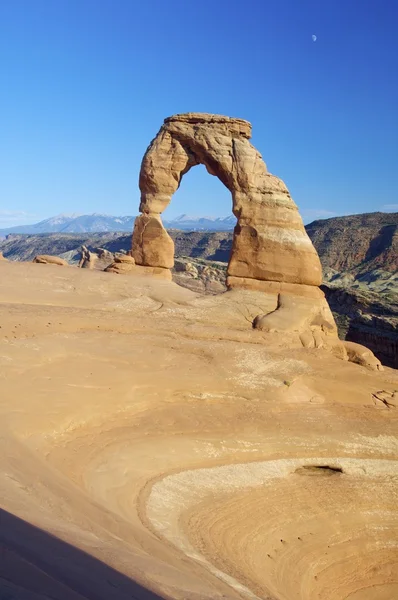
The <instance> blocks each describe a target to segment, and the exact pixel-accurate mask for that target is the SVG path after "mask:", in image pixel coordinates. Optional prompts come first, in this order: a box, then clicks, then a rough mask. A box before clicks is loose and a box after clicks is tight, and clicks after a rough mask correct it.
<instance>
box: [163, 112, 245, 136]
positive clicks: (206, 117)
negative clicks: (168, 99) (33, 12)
mask: <svg viewBox="0 0 398 600" xmlns="http://www.w3.org/2000/svg"><path fill="white" fill-rule="evenodd" d="M172 123H189V124H190V125H208V126H212V127H214V128H217V127H219V128H223V129H226V130H228V131H229V132H230V133H231V134H232V135H233V134H236V135H241V136H243V137H245V138H247V139H250V138H251V136H252V125H251V123H250V122H249V121H245V120H244V119H238V118H236V117H226V116H224V115H212V114H210V113H181V114H177V115H173V116H171V117H166V119H165V120H164V125H166V126H167V125H169V124H172Z"/></svg>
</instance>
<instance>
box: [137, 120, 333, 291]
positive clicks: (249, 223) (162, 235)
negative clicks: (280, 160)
mask: <svg viewBox="0 0 398 600" xmlns="http://www.w3.org/2000/svg"><path fill="white" fill-rule="evenodd" d="M250 137H251V124H250V123H249V122H248V121H244V120H242V119H234V118H229V117H224V116H220V115H210V114H205V113H186V114H182V115H175V116H173V117H169V118H167V119H165V121H164V124H163V126H162V127H161V129H160V131H159V133H158V134H157V136H156V137H155V139H154V140H153V141H152V142H151V144H150V146H149V148H148V149H147V151H146V153H145V156H144V158H143V161H142V165H141V171H140V180H139V185H140V190H141V202H140V212H141V213H142V214H141V215H140V216H139V217H137V219H136V221H135V226H134V232H133V247H132V252H133V256H134V258H135V261H136V263H137V264H139V265H145V266H151V267H161V268H165V269H170V268H171V267H172V266H173V264H174V244H173V241H172V239H171V238H170V236H169V235H168V233H167V231H166V230H165V229H164V227H163V224H162V220H161V217H160V215H161V213H162V212H163V211H164V210H165V208H166V207H167V206H168V204H169V202H170V200H171V197H172V195H173V194H174V192H175V191H176V190H177V189H178V187H179V185H180V182H181V179H182V177H183V176H184V174H185V173H187V172H188V171H189V169H191V168H192V167H193V166H195V165H198V164H203V165H205V167H206V169H207V171H208V172H209V173H210V174H211V175H215V176H216V177H218V178H219V179H220V180H221V181H222V183H223V184H224V185H225V186H226V187H227V188H228V189H229V190H230V192H231V195H232V210H233V213H234V215H235V216H236V217H237V219H238V222H237V225H236V227H235V230H234V239H233V245H232V252H231V257H230V261H229V265H228V280H227V283H228V285H229V286H230V287H249V288H254V289H269V288H270V287H271V288H272V289H273V290H274V291H277V289H276V288H277V287H278V286H277V285H276V286H275V283H276V282H277V283H279V284H281V285H280V286H279V288H281V286H285V287H286V286H289V285H290V286H291V285H292V284H293V285H295V284H301V285H302V284H304V285H306V286H318V285H320V283H321V281H322V269H321V264H320V261H319V257H318V255H317V253H316V250H315V248H314V247H313V245H312V243H311V240H310V239H309V237H308V235H307V233H306V231H305V229H304V225H303V222H302V219H301V217H300V214H299V212H298V209H297V206H296V205H295V203H294V202H293V200H292V198H291V197H290V194H289V191H288V189H287V188H286V186H285V184H284V183H283V181H281V180H280V179H278V178H277V177H275V176H274V175H271V174H270V173H269V172H268V171H267V167H266V165H265V163H264V161H263V159H262V157H261V154H260V153H259V152H258V151H257V150H256V149H255V148H254V147H253V146H252V145H251V144H250V142H249V139H250ZM314 292H315V290H314Z"/></svg>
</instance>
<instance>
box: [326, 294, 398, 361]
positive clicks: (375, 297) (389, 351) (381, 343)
mask: <svg viewBox="0 0 398 600" xmlns="http://www.w3.org/2000/svg"><path fill="white" fill-rule="evenodd" d="M321 288H322V290H323V291H324V292H325V295H326V299H327V301H328V303H329V306H330V308H331V309H332V312H333V314H334V316H335V319H336V323H337V326H338V328H339V334H340V336H341V337H343V338H345V339H346V340H349V341H351V342H357V343H358V344H363V345H364V346H366V347H367V348H369V349H370V350H372V352H373V353H374V354H375V355H376V356H377V358H379V359H380V360H381V362H382V363H383V364H384V365H387V366H390V367H394V368H395V369H398V304H397V300H396V297H395V300H394V301H393V300H392V299H389V298H388V296H387V298H386V297H385V296H383V294H380V293H375V292H371V291H368V290H367V291H365V292H364V291H362V290H356V289H353V288H348V289H342V288H339V287H333V286H332V285H323V286H321Z"/></svg>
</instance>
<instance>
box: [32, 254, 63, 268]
mask: <svg viewBox="0 0 398 600" xmlns="http://www.w3.org/2000/svg"><path fill="white" fill-rule="evenodd" d="M33 262H34V263H39V264H43V265H58V266H60V267H67V266H68V263H67V261H66V260H64V259H63V258H59V256H50V255H49V254H38V255H37V256H35V257H34V259H33Z"/></svg>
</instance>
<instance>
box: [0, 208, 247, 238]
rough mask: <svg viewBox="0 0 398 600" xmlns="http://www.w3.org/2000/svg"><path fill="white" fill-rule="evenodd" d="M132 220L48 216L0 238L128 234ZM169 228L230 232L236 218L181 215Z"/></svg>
mask: <svg viewBox="0 0 398 600" xmlns="http://www.w3.org/2000/svg"><path fill="white" fill-rule="evenodd" d="M134 221H135V217H132V216H123V217H115V216H112V215H103V214H98V213H94V214H92V215H76V214H72V215H68V214H61V215H56V216H55V217H50V218H49V219H45V220H44V221H40V222H39V223H34V224H33V225H19V226H17V227H8V228H6V229H0V235H2V236H5V235H8V234H10V233H30V234H40V233H94V232H95V233H103V232H111V231H120V232H122V231H128V232H131V231H132V230H133V227H134ZM163 223H164V226H165V227H167V228H168V229H182V230H184V231H230V230H232V229H233V228H234V226H235V223H236V218H235V217H234V216H233V215H229V216H228V217H191V216H189V215H180V216H179V217H177V218H176V219H173V220H171V221H163Z"/></svg>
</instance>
